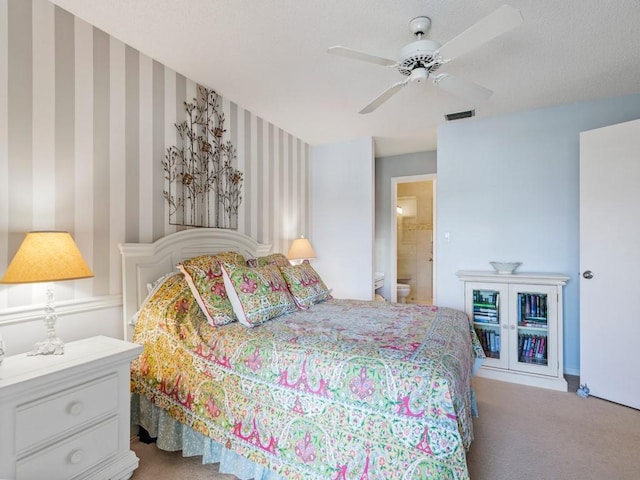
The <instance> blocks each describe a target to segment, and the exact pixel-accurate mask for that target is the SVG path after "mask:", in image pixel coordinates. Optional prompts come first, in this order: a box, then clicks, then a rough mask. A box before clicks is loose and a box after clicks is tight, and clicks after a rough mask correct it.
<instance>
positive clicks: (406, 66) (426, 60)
mask: <svg viewBox="0 0 640 480" xmlns="http://www.w3.org/2000/svg"><path fill="white" fill-rule="evenodd" d="M439 48H440V44H439V43H438V42H436V41H434V40H426V39H425V40H416V41H415V42H411V43H410V44H408V45H406V46H405V47H404V48H403V49H402V50H401V51H400V60H399V61H398V71H399V72H400V73H401V74H402V75H406V76H409V75H411V72H412V71H413V70H414V69H416V68H426V69H427V71H428V72H429V73H433V72H434V71H436V70H437V69H438V68H440V65H441V64H440V63H439V62H438V61H437V60H438V59H437V58H436V57H437V55H434V54H435V53H436V52H437V51H438V49H439Z"/></svg>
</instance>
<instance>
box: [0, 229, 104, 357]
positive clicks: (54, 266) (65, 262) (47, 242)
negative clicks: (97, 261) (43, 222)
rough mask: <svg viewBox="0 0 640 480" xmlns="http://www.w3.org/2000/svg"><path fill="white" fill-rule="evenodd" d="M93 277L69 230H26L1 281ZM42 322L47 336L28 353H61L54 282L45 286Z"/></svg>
mask: <svg viewBox="0 0 640 480" xmlns="http://www.w3.org/2000/svg"><path fill="white" fill-rule="evenodd" d="M89 277H93V272H92V271H91V269H90V268H89V267H88V266H87V263H86V262H85V261H84V258H82V254H81V253H80V250H78V247H77V246H76V244H75V242H74V241H73V238H71V235H70V234H69V233H68V232H55V231H48V232H29V233H27V234H26V236H25V238H24V240H23V242H22V245H20V248H19V249H18V251H17V252H16V255H15V257H13V260H12V261H11V263H10V264H9V267H8V268H7V271H6V272H5V274H4V277H2V280H0V283H36V282H57V281H60V280H76V279H80V278H89ZM44 311H45V316H44V324H45V326H46V328H47V338H46V340H43V341H42V342H38V343H36V344H35V346H34V349H33V351H32V352H30V353H29V355H50V354H53V355H61V354H63V353H64V343H63V342H62V340H60V338H58V336H57V335H56V331H55V324H56V320H57V318H58V316H57V315H56V309H55V304H54V300H53V284H51V285H49V286H47V304H46V306H45V309H44Z"/></svg>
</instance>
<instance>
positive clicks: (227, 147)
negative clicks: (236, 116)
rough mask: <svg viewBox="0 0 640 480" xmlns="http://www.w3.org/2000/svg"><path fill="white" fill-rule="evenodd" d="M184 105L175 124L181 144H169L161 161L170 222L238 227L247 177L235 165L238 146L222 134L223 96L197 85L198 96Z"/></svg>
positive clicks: (223, 119) (223, 131)
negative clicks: (236, 147) (180, 118)
mask: <svg viewBox="0 0 640 480" xmlns="http://www.w3.org/2000/svg"><path fill="white" fill-rule="evenodd" d="M184 107H185V111H186V114H187V115H186V117H187V118H186V120H185V121H183V122H181V123H176V124H175V127H176V130H177V132H178V136H179V141H178V142H177V143H178V145H175V146H170V147H168V148H167V151H166V153H165V156H164V160H163V161H162V167H163V169H164V177H165V180H166V181H167V183H168V190H164V191H163V193H164V198H165V199H166V201H167V202H168V204H169V223H170V224H171V225H188V226H194V227H215V228H229V229H237V228H238V208H239V207H240V202H241V201H242V195H241V191H242V180H243V179H242V172H240V171H239V170H237V169H236V168H235V167H234V166H233V163H234V161H235V159H236V157H237V152H236V149H235V147H234V146H233V144H232V143H231V141H230V140H227V141H226V142H225V141H224V140H223V136H224V134H225V132H226V130H225V129H224V122H225V118H224V113H222V108H221V105H220V97H219V95H218V94H217V93H216V92H215V91H214V90H211V89H208V88H205V87H202V86H198V98H194V99H193V102H191V103H187V102H184Z"/></svg>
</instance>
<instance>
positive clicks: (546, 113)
mask: <svg viewBox="0 0 640 480" xmlns="http://www.w3.org/2000/svg"><path fill="white" fill-rule="evenodd" d="M637 118H640V94H636V95H628V96H624V97H616V98H611V99H604V100H598V101H591V102H583V103H577V104H571V105H563V106H559V107H550V108H544V109H539V110H531V111H526V112H522V113H517V114H511V115H504V116H499V117H493V118H488V119H480V118H478V119H470V120H464V121H460V122H454V123H448V124H445V125H442V126H441V127H440V128H439V129H438V193H437V205H436V208H437V213H436V215H437V225H438V242H437V244H436V253H435V255H436V265H437V267H438V268H437V272H436V282H437V285H438V304H439V305H441V306H451V307H455V308H460V309H463V308H464V291H463V287H462V283H461V282H460V281H459V280H458V278H457V277H456V271H458V270H490V269H491V267H490V266H489V263H488V262H489V261H491V260H498V261H500V260H502V261H521V262H523V264H522V266H521V267H520V270H521V271H527V272H553V273H563V274H567V275H570V276H571V280H569V282H568V283H567V285H566V287H565V290H564V294H565V295H564V370H565V372H566V373H570V374H578V373H579V369H580V352H579V347H580V337H579V335H580V322H579V321H580V311H579V305H580V302H579V281H578V275H579V268H580V266H579V185H578V182H579V161H580V157H579V156H580V152H579V134H580V132H581V131H585V130H591V129H594V128H599V127H603V126H606V125H612V124H616V123H621V122H626V121H629V120H634V119H637ZM447 232H448V233H449V234H450V237H449V238H450V239H449V242H447V241H446V240H445V238H444V235H445V233H447Z"/></svg>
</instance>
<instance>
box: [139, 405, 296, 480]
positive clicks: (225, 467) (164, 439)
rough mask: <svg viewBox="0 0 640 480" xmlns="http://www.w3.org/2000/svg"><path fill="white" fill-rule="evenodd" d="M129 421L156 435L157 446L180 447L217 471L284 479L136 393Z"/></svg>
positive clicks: (259, 479)
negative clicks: (214, 465) (197, 456)
mask: <svg viewBox="0 0 640 480" xmlns="http://www.w3.org/2000/svg"><path fill="white" fill-rule="evenodd" d="M131 424H132V425H133V426H136V427H137V426H141V427H142V428H144V429H145V430H147V432H149V435H150V436H151V437H153V438H156V439H157V440H156V445H157V447H158V448H159V449H161V450H166V451H169V452H176V451H178V450H182V456H183V457H193V456H196V455H201V456H202V463H219V464H220V466H219V469H218V471H219V472H220V473H230V474H232V475H235V476H236V477H238V478H239V479H240V480H249V479H255V480H286V479H285V478H284V477H281V476H280V475H278V474H277V473H274V472H272V471H271V470H268V469H266V468H264V467H263V466H261V465H258V464H256V463H254V462H252V461H250V460H247V459H246V458H244V457H241V456H240V455H238V454H237V453H235V452H233V451H231V450H229V449H228V448H225V447H224V446H222V445H221V444H219V443H217V442H214V441H213V440H211V439H210V438H208V437H206V436H204V435H203V434H201V433H199V432H196V431H195V430H193V429H192V428H191V427H188V426H187V425H183V424H182V423H180V422H178V421H177V420H175V419H173V418H172V417H170V416H169V414H168V413H166V412H165V411H164V410H162V409H160V408H158V407H156V406H155V405H154V404H153V403H152V402H151V401H150V400H149V399H148V398H146V397H144V396H142V397H141V396H140V395H139V394H137V393H132V394H131Z"/></svg>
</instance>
